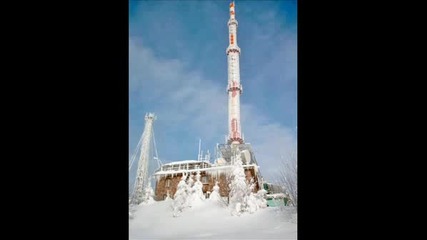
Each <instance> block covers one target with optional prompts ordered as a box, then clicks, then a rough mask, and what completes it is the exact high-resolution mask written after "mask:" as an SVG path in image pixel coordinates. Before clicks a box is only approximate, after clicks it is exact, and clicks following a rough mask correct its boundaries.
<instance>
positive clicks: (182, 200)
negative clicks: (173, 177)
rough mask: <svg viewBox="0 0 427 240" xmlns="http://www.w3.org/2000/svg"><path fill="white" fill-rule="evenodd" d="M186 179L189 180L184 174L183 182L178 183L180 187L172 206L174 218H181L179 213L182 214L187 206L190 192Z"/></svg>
mask: <svg viewBox="0 0 427 240" xmlns="http://www.w3.org/2000/svg"><path fill="white" fill-rule="evenodd" d="M186 178H187V175H186V174H183V175H182V178H181V181H179V183H178V187H177V189H176V192H175V195H174V200H173V204H172V206H173V216H174V217H177V216H179V213H181V212H182V211H183V210H184V208H185V207H186V206H187V201H188V192H187V191H188V190H187V183H185V180H186Z"/></svg>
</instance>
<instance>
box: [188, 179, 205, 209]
mask: <svg viewBox="0 0 427 240" xmlns="http://www.w3.org/2000/svg"><path fill="white" fill-rule="evenodd" d="M191 199H192V202H191V205H192V206H199V205H200V204H201V203H202V202H203V201H204V200H205V195H204V194H203V183H202V182H201V181H200V171H197V174H196V182H195V183H194V185H193V187H192V198H191Z"/></svg>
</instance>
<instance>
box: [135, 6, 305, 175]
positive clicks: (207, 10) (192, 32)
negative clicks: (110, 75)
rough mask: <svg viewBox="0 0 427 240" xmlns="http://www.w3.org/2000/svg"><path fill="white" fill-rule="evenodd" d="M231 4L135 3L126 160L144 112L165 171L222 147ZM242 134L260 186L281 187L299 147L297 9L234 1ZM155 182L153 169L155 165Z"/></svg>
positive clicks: (136, 140)
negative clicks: (283, 171)
mask: <svg viewBox="0 0 427 240" xmlns="http://www.w3.org/2000/svg"><path fill="white" fill-rule="evenodd" d="M229 3H230V1H130V3H129V154H130V155H131V154H132V153H133V152H134V150H135V148H136V146H137V143H138V140H139V138H140V136H141V134H142V132H143V128H144V116H145V113H147V112H153V113H155V114H156V115H157V120H156V121H155V122H154V132H155V138H156V143H157V150H158V155H159V158H160V159H161V161H162V162H163V163H166V162H171V161H179V160H187V159H197V153H198V143H199V139H202V149H203V150H204V152H206V150H209V151H210V152H211V153H212V156H213V153H214V151H215V146H216V143H224V138H225V135H227V133H228V129H227V120H228V117H227V114H228V112H227V93H226V87H227V57H226V54H225V49H226V48H227V46H228V26H227V21H228V19H229V9H228V6H229ZM235 4H236V19H237V21H238V22H239V26H238V29H237V35H238V45H239V47H240V48H241V55H240V76H241V79H240V81H241V84H242V85H243V94H242V96H241V98H240V101H241V126H242V132H243V134H244V136H245V141H246V142H248V143H251V144H252V148H253V149H254V151H255V155H256V158H257V161H258V164H259V165H260V167H261V169H260V170H261V173H262V174H263V176H264V177H265V178H266V179H267V180H269V181H272V182H274V178H275V176H276V175H277V167H278V165H280V161H281V158H282V157H283V156H286V155H287V154H288V153H289V152H290V151H292V150H293V149H295V146H296V124H297V117H296V114H297V94H296V92H297V20H296V19H297V15H296V11H297V6H296V1H235ZM150 166H151V167H150V172H152V171H153V170H154V168H155V167H156V166H155V164H154V163H150Z"/></svg>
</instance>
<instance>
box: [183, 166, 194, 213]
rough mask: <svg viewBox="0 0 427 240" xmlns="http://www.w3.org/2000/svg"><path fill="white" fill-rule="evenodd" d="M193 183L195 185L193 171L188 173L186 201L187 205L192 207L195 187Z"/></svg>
mask: <svg viewBox="0 0 427 240" xmlns="http://www.w3.org/2000/svg"><path fill="white" fill-rule="evenodd" d="M193 185H194V179H193V175H192V174H191V173H189V174H188V180H187V186H186V187H187V194H188V197H187V201H186V203H185V204H186V206H187V207H191V206H192V201H193V194H194V189H193Z"/></svg>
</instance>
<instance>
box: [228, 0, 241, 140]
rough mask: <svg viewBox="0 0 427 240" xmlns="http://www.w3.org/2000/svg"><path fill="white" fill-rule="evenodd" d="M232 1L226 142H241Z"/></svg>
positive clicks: (238, 84)
mask: <svg viewBox="0 0 427 240" xmlns="http://www.w3.org/2000/svg"><path fill="white" fill-rule="evenodd" d="M235 15H236V14H235V11H234V1H233V2H231V3H230V19H229V20H228V39H229V45H228V47H227V50H226V53H227V62H228V86H227V92H228V144H242V143H243V138H242V130H241V126H240V94H242V85H241V84H240V67H239V56H240V48H239V46H237V25H238V23H237V20H236V18H235Z"/></svg>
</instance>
